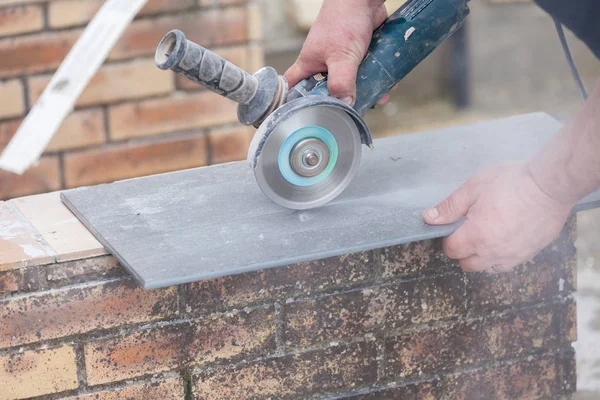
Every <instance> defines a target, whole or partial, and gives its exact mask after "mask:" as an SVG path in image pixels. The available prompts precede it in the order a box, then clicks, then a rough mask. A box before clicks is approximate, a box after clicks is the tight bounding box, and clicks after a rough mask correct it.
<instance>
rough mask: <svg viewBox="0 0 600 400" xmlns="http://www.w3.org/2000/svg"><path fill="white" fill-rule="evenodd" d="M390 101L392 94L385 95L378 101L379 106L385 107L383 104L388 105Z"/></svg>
mask: <svg viewBox="0 0 600 400" xmlns="http://www.w3.org/2000/svg"><path fill="white" fill-rule="evenodd" d="M388 101H390V94H389V93H387V94H384V95H383V96H381V98H380V99H379V100H377V104H381V105H383V104H385V103H387V102H388Z"/></svg>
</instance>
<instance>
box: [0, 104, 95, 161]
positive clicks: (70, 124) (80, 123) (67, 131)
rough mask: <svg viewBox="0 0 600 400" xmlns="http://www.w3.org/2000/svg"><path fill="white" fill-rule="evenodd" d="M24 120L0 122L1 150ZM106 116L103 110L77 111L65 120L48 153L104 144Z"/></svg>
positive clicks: (48, 147)
mask: <svg viewBox="0 0 600 400" xmlns="http://www.w3.org/2000/svg"><path fill="white" fill-rule="evenodd" d="M21 122H22V120H21V119H18V120H10V121H6V122H0V150H1V149H3V148H4V147H5V146H6V145H7V144H8V142H9V141H10V139H11V138H12V137H13V136H14V134H15V133H17V130H18V129H19V126H20V125H21ZM104 138H105V134H104V116H103V113H102V110H101V109H96V108H94V109H88V110H81V111H75V112H74V113H71V114H69V115H68V116H67V118H65V120H64V121H63V123H62V125H61V126H60V128H59V129H58V131H57V132H56V134H55V135H54V137H53V138H52V140H51V141H50V143H48V146H47V147H46V152H53V151H62V150H72V149H77V148H81V147H86V146H93V145H98V144H102V143H104Z"/></svg>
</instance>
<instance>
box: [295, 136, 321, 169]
mask: <svg viewBox="0 0 600 400" xmlns="http://www.w3.org/2000/svg"><path fill="white" fill-rule="evenodd" d="M290 164H291V166H292V169H293V170H294V172H296V173H297V174H298V175H300V176H304V177H313V176H317V175H319V174H320V173H321V172H323V171H324V170H325V168H326V167H327V165H328V164H329V148H328V147H327V145H326V144H325V143H324V142H323V141H322V140H320V139H317V138H308V139H304V140H301V141H300V142H298V143H297V144H296V145H295V146H294V148H293V149H292V153H291V155H290Z"/></svg>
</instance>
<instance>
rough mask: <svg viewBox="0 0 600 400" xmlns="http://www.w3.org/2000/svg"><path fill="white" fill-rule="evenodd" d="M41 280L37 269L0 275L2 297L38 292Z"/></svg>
mask: <svg viewBox="0 0 600 400" xmlns="http://www.w3.org/2000/svg"><path fill="white" fill-rule="evenodd" d="M39 287H40V280H39V276H38V271H37V268H35V267H33V268H25V269H18V270H13V271H7V272H1V273H0V295H3V294H10V293H15V292H31V291H35V290H38V289H39Z"/></svg>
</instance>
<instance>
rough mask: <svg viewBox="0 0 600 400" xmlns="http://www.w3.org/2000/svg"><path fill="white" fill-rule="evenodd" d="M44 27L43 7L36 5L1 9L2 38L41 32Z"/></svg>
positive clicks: (0, 28)
mask: <svg viewBox="0 0 600 400" xmlns="http://www.w3.org/2000/svg"><path fill="white" fill-rule="evenodd" d="M43 27H44V13H43V11H42V7H40V6H36V5H23V6H9V7H3V8H0V36H8V35H17V34H19V33H28V32H35V31H39V30H41V29H42V28H43Z"/></svg>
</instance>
